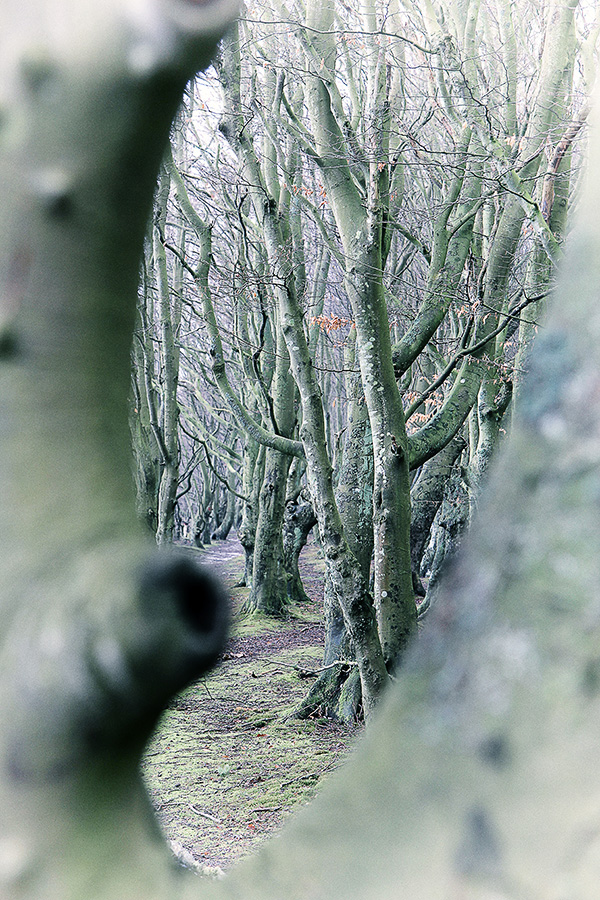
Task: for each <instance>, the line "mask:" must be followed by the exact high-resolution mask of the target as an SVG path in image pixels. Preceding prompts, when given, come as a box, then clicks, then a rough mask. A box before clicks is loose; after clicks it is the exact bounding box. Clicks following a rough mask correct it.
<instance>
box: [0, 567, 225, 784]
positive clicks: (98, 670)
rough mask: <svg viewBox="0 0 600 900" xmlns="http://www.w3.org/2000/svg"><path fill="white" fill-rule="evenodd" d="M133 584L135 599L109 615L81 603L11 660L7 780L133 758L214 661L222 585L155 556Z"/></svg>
mask: <svg viewBox="0 0 600 900" xmlns="http://www.w3.org/2000/svg"><path fill="white" fill-rule="evenodd" d="M135 581H136V582H137V591H136V593H137V596H134V597H133V598H131V599H130V600H127V601H125V603H123V605H119V606H118V607H117V608H114V606H116V604H114V605H113V604H110V603H108V604H107V608H106V609H101V610H99V611H96V610H95V609H93V608H91V604H89V606H86V607H85V608H84V609H79V610H78V611H77V614H76V615H73V614H71V615H70V616H69V618H65V621H64V622H60V621H58V620H57V622H56V623H51V624H50V623H47V622H41V623H33V624H32V626H31V628H30V633H29V634H28V635H27V636H26V639H25V641H24V642H23V643H22V645H21V647H20V648H19V653H18V656H19V658H16V659H15V660H14V662H15V664H16V665H15V691H14V708H15V726H16V727H15V729H14V734H15V735H18V737H16V738H15V739H14V740H10V739H9V759H8V763H9V769H10V771H11V773H12V775H13V777H14V778H16V779H18V780H33V781H47V780H49V779H55V778H60V777H63V776H66V775H74V774H76V773H77V772H78V771H80V770H83V769H85V767H86V766H87V765H89V764H90V762H91V761H93V760H95V759H101V758H103V757H107V756H110V757H111V758H112V757H113V756H115V755H126V756H127V755H131V756H132V758H133V759H137V758H138V757H139V755H140V754H141V751H142V748H143V746H144V743H145V741H146V740H147V738H148V737H149V735H150V734H151V732H152V729H153V728H154V726H155V723H156V721H157V718H158V716H159V715H160V713H161V712H162V711H163V709H164V708H165V706H166V705H167V703H168V701H169V700H170V699H171V697H172V696H173V695H174V694H176V693H177V692H178V691H180V690H182V689H183V688H184V687H185V686H186V685H187V684H189V683H190V681H192V680H194V679H196V678H198V677H199V676H200V675H202V674H203V673H204V672H206V671H207V670H208V669H210V668H211V667H212V666H213V665H214V663H215V662H216V660H217V658H218V656H219V654H220V652H221V650H222V648H223V645H224V642H225V637H226V630H227V618H228V603H227V598H226V595H225V592H224V590H223V588H222V587H221V585H220V583H219V582H218V581H217V580H216V579H215V578H214V577H213V576H212V575H211V574H210V573H208V572H207V571H205V570H203V569H201V568H200V567H199V566H197V565H196V563H195V561H194V560H193V559H192V558H191V556H187V555H183V554H175V553H162V552H161V553H160V554H157V556H156V557H155V558H153V559H151V560H149V561H148V562H146V563H145V564H144V565H143V566H141V567H140V570H139V572H138V575H137V577H136V579H135ZM70 612H71V613H72V612H73V611H72V610H71V611H70ZM52 628H54V631H52V632H51V631H50V629H52Z"/></svg>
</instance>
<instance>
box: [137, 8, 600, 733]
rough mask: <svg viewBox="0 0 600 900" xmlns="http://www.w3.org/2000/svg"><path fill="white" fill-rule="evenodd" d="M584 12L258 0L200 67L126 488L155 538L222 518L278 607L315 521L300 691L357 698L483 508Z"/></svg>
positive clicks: (536, 304)
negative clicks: (317, 611) (315, 556)
mask: <svg viewBox="0 0 600 900" xmlns="http://www.w3.org/2000/svg"><path fill="white" fill-rule="evenodd" d="M598 27H599V26H598V22H597V21H593V20H592V19H591V18H590V11H589V10H588V9H587V8H580V5H579V3H578V2H577V0H570V2H567V3H558V2H550V3H545V4H539V3H528V2H527V0H523V2H521V3H520V5H519V8H518V9H517V8H516V6H515V4H513V3H511V2H509V0H494V2H492V0H489V2H482V0H470V2H464V3H450V2H445V0H441V2H438V3H432V2H423V3H421V4H418V5H417V4H413V3H410V2H406V3H400V2H399V0H390V2H388V3H386V4H379V3H374V2H366V0H365V2H363V3H361V4H359V6H358V7H357V9H356V10H354V9H349V8H348V7H347V6H346V5H345V4H342V3H336V2H334V0H308V2H307V3H306V6H305V8H304V7H302V8H301V7H300V5H299V4H295V3H294V2H286V3H280V2H277V0H270V2H266V3H263V4H261V6H260V8H259V9H253V8H250V7H249V8H248V9H247V10H246V13H245V15H244V16H243V17H242V19H241V20H240V22H239V24H238V25H237V26H236V27H235V29H234V30H233V31H232V32H231V33H230V34H229V35H228V36H227V37H226V38H225V40H224V41H223V42H222V45H221V48H220V52H219V56H218V59H217V61H216V63H215V65H214V68H213V69H212V70H211V71H210V72H209V73H208V74H205V75H203V76H201V77H200V78H199V79H198V80H197V81H196V82H194V83H193V84H191V85H190V87H189V89H188V92H187V95H186V98H185V102H184V105H183V107H182V110H181V112H180V115H179V118H178V120H177V123H176V126H175V128H174V130H173V135H172V152H171V155H170V156H169V158H168V159H167V160H166V161H165V163H164V166H163V169H162V172H161V176H160V182H159V187H158V191H157V195H156V201H155V211H154V218H153V223H152V234H151V238H149V239H148V241H147V244H146V254H145V264H144V270H143V282H142V292H141V302H140V316H139V326H138V329H137V332H136V336H135V343H134V361H135V366H134V406H133V415H132V420H133V431H134V446H135V450H136V454H137V460H138V472H139V484H138V497H139V502H140V508H141V511H142V514H143V515H145V516H146V518H147V520H148V522H149V524H150V525H151V526H152V528H153V529H154V530H155V531H156V534H157V538H158V540H159V543H163V542H169V541H172V540H173V539H177V540H184V541H191V542H193V543H196V544H199V543H201V542H203V541H206V540H207V539H209V537H210V534H211V532H214V530H215V528H216V526H217V525H218V526H220V529H221V530H220V533H221V534H226V533H227V531H228V530H229V528H230V527H231V525H232V523H233V522H234V521H236V523H237V527H238V531H239V535H240V539H241V541H242V544H243V546H244V549H245V551H246V576H247V580H248V583H249V584H250V585H251V590H250V598H249V601H248V608H249V609H252V610H261V611H263V612H266V613H269V614H275V615H278V614H281V613H282V612H283V611H284V610H285V608H286V605H287V604H288V602H289V601H290V599H293V600H298V599H301V598H302V596H303V591H302V587H301V582H300V580H299V576H298V570H297V558H298V553H299V552H300V549H301V547H302V546H303V544H304V542H305V540H306V537H307V534H308V532H309V530H310V528H311V527H312V526H313V525H314V524H315V522H316V523H318V535H319V540H320V542H321V547H322V550H323V554H324V558H325V563H326V589H325V613H326V647H325V665H326V668H325V670H324V672H323V674H322V676H321V677H320V678H319V680H318V681H317V683H316V684H315V686H314V687H313V689H312V691H311V693H310V695H309V697H308V698H307V700H306V703H305V704H304V706H303V713H304V714H309V713H311V712H312V711H314V710H315V709H317V708H319V709H327V710H329V711H332V712H334V713H335V714H337V715H340V716H342V717H353V716H355V715H356V714H357V712H358V711H359V709H360V708H361V706H362V708H363V710H364V712H365V713H366V714H367V715H368V713H369V711H370V710H371V709H372V707H373V705H374V704H375V702H376V700H377V698H378V696H379V695H380V693H381V691H382V689H383V688H384V687H385V685H386V684H387V682H388V681H389V678H390V675H392V674H393V671H394V667H395V666H396V665H397V663H398V661H399V660H400V659H401V658H402V654H403V652H404V649H405V647H406V645H407V642H408V640H409V638H410V635H411V634H412V632H413V631H414V629H415V626H416V621H417V606H416V604H415V594H417V596H418V595H422V594H424V593H425V592H427V597H426V599H425V601H424V606H425V608H426V607H427V606H428V605H429V603H430V602H431V599H432V598H433V596H434V595H435V591H436V589H437V576H438V573H439V570H440V567H441V564H442V562H443V561H444V559H445V558H446V556H447V554H448V552H450V551H451V550H452V548H453V547H454V546H455V543H456V540H457V537H458V536H459V535H460V533H461V531H462V530H463V529H464V527H465V525H466V524H467V523H468V521H469V520H470V518H471V516H472V514H473V511H474V509H475V507H476V505H477V498H478V494H479V488H480V484H481V480H482V477H483V476H484V473H485V472H486V470H487V468H488V465H489V461H490V458H491V456H492V454H493V452H494V450H495V448H496V446H497V444H498V442H499V440H500V439H501V436H502V434H503V433H504V432H505V431H506V430H507V428H508V420H509V418H510V414H511V411H512V408H513V407H514V405H515V401H517V402H518V398H519V393H520V385H521V381H522V376H523V372H524V370H525V368H526V358H527V354H528V350H529V345H530V342H531V338H532V336H533V334H534V332H535V330H536V328H537V324H538V323H539V321H540V320H541V318H542V317H543V307H544V300H545V297H546V295H547V293H548V290H549V286H550V284H551V282H552V277H553V272H554V267H555V265H556V262H557V261H558V259H559V258H560V255H561V242H562V239H563V236H564V234H565V230H566V228H567V224H568V216H569V211H570V208H571V206H572V199H573V197H574V195H576V191H577V185H578V177H579V164H580V153H579V152H578V146H577V141H576V139H577V138H578V137H579V136H580V134H581V133H582V126H583V125H584V122H585V119H586V114H587V101H586V98H587V96H588V93H589V88H590V85H591V81H592V73H593V70H594V49H595V43H596V38H597V35H598ZM200 98H202V99H200ZM424 575H425V576H426V578H425V584H423V582H422V581H421V577H422V576H424ZM421 600H422V597H419V602H421Z"/></svg>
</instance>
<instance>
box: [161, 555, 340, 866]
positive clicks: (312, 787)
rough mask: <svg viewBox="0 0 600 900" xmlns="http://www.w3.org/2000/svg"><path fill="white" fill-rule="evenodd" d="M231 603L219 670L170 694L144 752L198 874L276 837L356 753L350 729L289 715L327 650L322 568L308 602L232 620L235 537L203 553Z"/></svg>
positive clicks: (313, 567) (173, 832)
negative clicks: (283, 612)
mask: <svg viewBox="0 0 600 900" xmlns="http://www.w3.org/2000/svg"><path fill="white" fill-rule="evenodd" d="M203 561H205V562H206V564H207V565H211V566H214V568H215V569H216V570H217V571H218V572H219V574H221V576H222V577H223V578H224V579H225V581H226V582H227V584H228V587H229V590H230V592H231V594H232V597H233V621H232V635H231V638H230V640H229V643H228V646H227V648H226V651H225V653H224V654H223V659H222V661H221V662H220V664H219V666H218V668H217V669H216V670H215V671H214V672H212V673H211V674H210V675H209V676H207V677H206V678H203V679H202V680H201V681H199V682H197V683H196V684H194V685H192V686H191V687H190V688H188V689H187V690H186V691H185V692H184V693H183V694H181V695H180V696H179V697H178V698H176V699H175V700H174V701H173V703H172V704H171V705H170V707H169V709H167V710H166V712H165V713H164V715H163V717H162V720H161V722H160V724H159V726H158V729H157V731H156V734H155V736H154V738H153V740H152V742H151V744H150V747H149V748H148V751H147V754H146V757H145V760H144V765H143V771H144V776H145V779H146V782H147V785H148V788H149V791H150V795H151V797H152V801H153V803H154V806H155V809H156V811H157V814H158V817H159V820H160V822H161V825H162V827H163V829H164V832H165V834H166V837H167V838H168V839H169V840H171V841H175V842H177V843H178V844H180V845H181V846H182V847H183V848H184V849H185V850H187V851H188V852H189V853H190V854H191V855H192V857H193V859H194V860H195V861H196V863H198V864H199V865H200V866H206V867H214V866H218V867H220V868H222V869H227V868H228V867H229V866H230V865H231V864H232V863H233V862H234V861H235V860H236V859H238V858H239V857H241V856H243V855H245V854H246V853H248V852H249V851H251V850H252V849H253V848H254V847H256V845H257V844H258V843H260V842H261V841H263V840H264V839H265V838H266V837H268V836H269V835H270V834H272V833H273V832H274V831H277V830H278V829H279V828H280V827H281V825H282V823H283V822H284V821H285V819H286V818H287V817H288V816H289V815H290V814H291V813H292V812H293V810H294V809H295V808H297V807H298V806H299V805H301V804H304V803H308V802H309V801H310V800H311V799H312V797H313V796H314V795H315V793H316V791H317V790H318V788H319V786H320V784H321V782H322V780H323V779H324V778H325V777H326V776H327V774H328V773H329V772H331V771H332V770H333V769H334V768H336V767H337V766H338V765H339V763H340V762H341V761H342V760H343V758H344V756H345V755H346V754H347V752H348V750H349V749H350V748H351V746H352V743H353V738H354V737H355V734H356V730H355V729H353V728H348V727H345V726H340V725H335V724H333V723H331V722H325V721H318V720H315V721H304V722H302V721H299V720H297V719H294V718H293V717H290V713H291V712H292V710H293V708H294V706H295V704H296V703H297V702H298V701H299V700H300V699H301V698H302V697H303V696H304V694H305V693H306V691H307V690H308V687H309V686H310V684H311V680H310V677H309V676H308V675H307V673H309V672H314V671H315V669H318V668H319V666H320V664H321V659H322V652H323V626H322V623H321V619H322V602H321V598H322V563H321V561H320V559H319V557H318V551H317V548H316V547H315V545H309V547H308V548H306V550H305V551H304V553H303V557H302V560H301V563H302V565H301V571H302V572H303V578H304V584H305V588H306V591H307V593H308V595H309V597H310V598H311V602H310V603H305V604H302V606H301V607H300V608H299V609H294V610H291V611H290V617H289V618H287V619H286V620H284V621H276V620H273V619H267V618H266V617H259V616H246V617H241V616H240V615H239V612H237V611H238V610H239V608H240V606H241V604H242V602H243V600H244V599H245V596H246V594H247V589H246V588H235V587H234V586H233V585H234V584H235V582H236V581H237V580H239V578H240V575H241V573H242V570H243V554H242V549H241V547H240V546H239V544H238V543H237V541H236V540H235V539H230V540H229V541H227V542H226V543H225V544H220V545H215V546H214V547H213V548H210V549H209V550H208V551H206V552H204V553H203Z"/></svg>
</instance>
